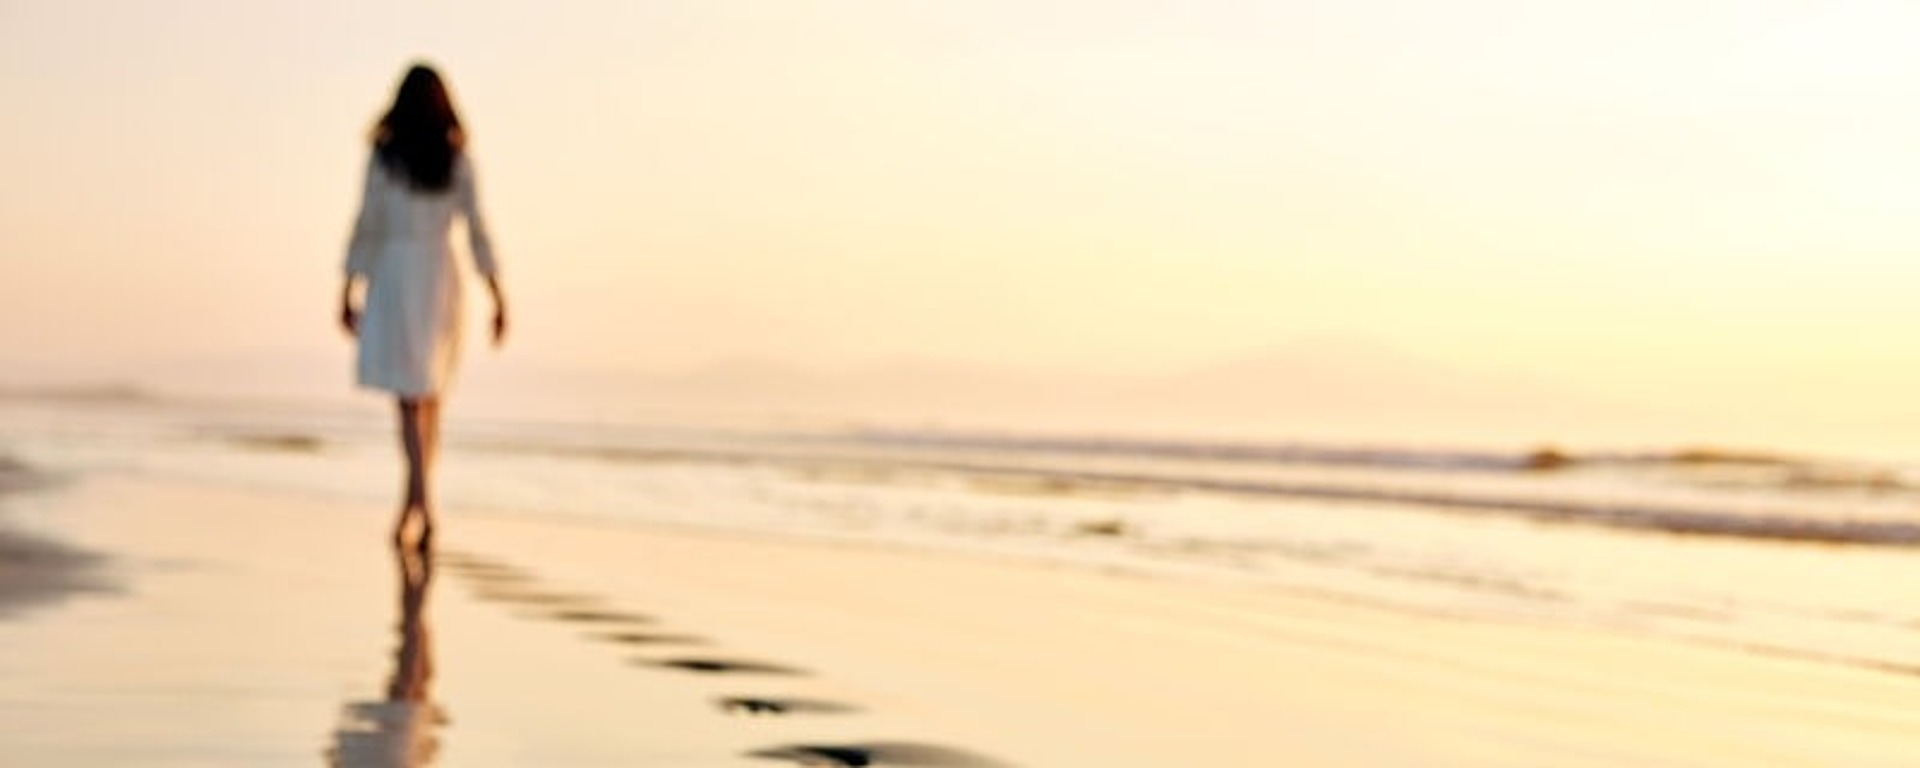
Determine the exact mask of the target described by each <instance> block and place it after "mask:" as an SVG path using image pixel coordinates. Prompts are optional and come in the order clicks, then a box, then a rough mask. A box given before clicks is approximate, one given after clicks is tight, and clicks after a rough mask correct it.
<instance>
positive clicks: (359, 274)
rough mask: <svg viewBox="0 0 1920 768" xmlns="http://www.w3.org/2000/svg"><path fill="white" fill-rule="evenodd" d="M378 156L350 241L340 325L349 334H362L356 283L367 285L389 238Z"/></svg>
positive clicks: (370, 164) (370, 159)
mask: <svg viewBox="0 0 1920 768" xmlns="http://www.w3.org/2000/svg"><path fill="white" fill-rule="evenodd" d="M382 173H383V171H382V170H381V168H380V159H379V156H378V155H374V154H369V156H368V158H367V173H366V182H365V185H364V186H363V187H362V189H361V192H360V214H359V216H357V217H356V218H355V219H354V222H353V237H352V238H351V239H350V240H348V242H347V263H346V279H345V280H344V281H342V283H341V286H340V325H341V327H343V328H345V329H346V331H347V334H348V335H355V336H357V335H358V334H359V329H360V310H359V308H358V306H357V305H356V303H355V302H354V296H353V294H354V284H355V283H356V282H358V283H361V284H364V283H365V282H366V280H367V275H368V273H369V272H371V271H372V269H373V261H374V258H375V257H376V256H377V255H378V252H379V251H378V249H379V247H380V240H381V238H382V237H383V236H384V235H385V231H384V230H385V228H386V216H385V209H386V206H384V205H381V201H380V199H379V197H380V175H381V174H382Z"/></svg>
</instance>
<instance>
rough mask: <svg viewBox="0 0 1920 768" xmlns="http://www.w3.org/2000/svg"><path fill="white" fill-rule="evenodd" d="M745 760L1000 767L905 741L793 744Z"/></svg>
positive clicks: (937, 767) (967, 755)
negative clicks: (753, 758) (754, 758)
mask: <svg viewBox="0 0 1920 768" xmlns="http://www.w3.org/2000/svg"><path fill="white" fill-rule="evenodd" d="M747 756H748V757H757V758H761V759H765V760H786V761H789V762H792V763H794V764H797V765H809V766H867V765H917V766H925V767H926V768H999V767H1000V765H1001V764H1000V763H997V762H994V761H992V760H989V759H987V758H985V757H981V756H980V755H975V754H972V753H969V752H963V751H961V750H957V749H951V748H948V747H938V746H933V745H929V744H911V743H905V742H882V743H875V744H834V745H827V744H796V745H792V746H785V747H775V748H772V749H763V750H759V751H757V752H749V753H747Z"/></svg>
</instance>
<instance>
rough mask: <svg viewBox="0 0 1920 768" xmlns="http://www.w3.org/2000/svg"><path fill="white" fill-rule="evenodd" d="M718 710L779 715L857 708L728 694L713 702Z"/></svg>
mask: <svg viewBox="0 0 1920 768" xmlns="http://www.w3.org/2000/svg"><path fill="white" fill-rule="evenodd" d="M714 703H715V704H717V705H718V706H719V707H720V711H722V712H725V713H727V714H729V715H748V716H753V717H760V716H780V715H843V714H848V713H852V712H857V711H859V710H857V709H854V708H853V707H849V706H847V705H845V704H836V703H834V702H831V701H820V700H818V699H788V698H759V697H754V696H728V697H725V698H722V699H719V700H718V701H716V702H714Z"/></svg>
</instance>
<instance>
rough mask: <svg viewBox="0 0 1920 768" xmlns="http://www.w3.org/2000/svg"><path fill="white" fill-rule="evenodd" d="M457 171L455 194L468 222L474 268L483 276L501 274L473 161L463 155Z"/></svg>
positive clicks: (455, 175)
mask: <svg viewBox="0 0 1920 768" xmlns="http://www.w3.org/2000/svg"><path fill="white" fill-rule="evenodd" d="M456 170H457V172H456V173H455V174H454V182H453V183H454V192H455V194H457V195H459V205H460V215H461V216H463V217H465V218H466V220H467V250H468V251H470V252H472V254H473V266H474V268H475V269H477V270H479V271H480V274H482V275H485V276H487V277H493V276H495V275H498V274H500V264H499V262H497V261H495V260H494V256H493V238H492V237H490V236H488V234H487V222H486V219H485V218H483V217H482V216H481V215H480V193H479V192H478V191H477V187H478V186H479V185H478V183H476V182H475V181H474V178H473V175H474V174H473V161H472V160H470V159H468V158H467V157H466V156H465V155H462V156H461V157H460V165H459V167H458V168H457V169H456Z"/></svg>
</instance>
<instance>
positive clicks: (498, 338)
mask: <svg viewBox="0 0 1920 768" xmlns="http://www.w3.org/2000/svg"><path fill="white" fill-rule="evenodd" d="M486 278H487V292H488V293H491V294H493V345H494V346H496V347H498V346H500V345H501V344H505V343H506V341H507V296H506V293H505V292H503V291H501V290H500V277H499V276H498V275H487V276H486Z"/></svg>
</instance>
